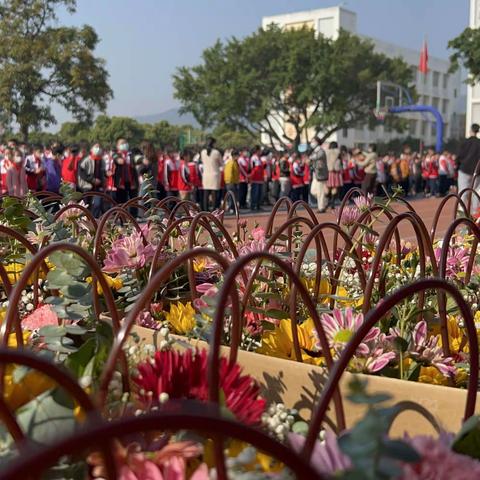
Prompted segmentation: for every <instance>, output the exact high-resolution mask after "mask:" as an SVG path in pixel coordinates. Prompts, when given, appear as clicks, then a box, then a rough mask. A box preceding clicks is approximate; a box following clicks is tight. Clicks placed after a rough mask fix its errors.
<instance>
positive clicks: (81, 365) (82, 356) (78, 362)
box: [65, 337, 96, 378]
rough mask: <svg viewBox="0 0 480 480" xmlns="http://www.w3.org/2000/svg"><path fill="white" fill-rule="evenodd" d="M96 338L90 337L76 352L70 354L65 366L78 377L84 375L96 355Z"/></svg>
mask: <svg viewBox="0 0 480 480" xmlns="http://www.w3.org/2000/svg"><path fill="white" fill-rule="evenodd" d="M95 350H96V340H95V338H93V337H92V338H89V339H88V340H87V341H86V342H85V343H84V344H83V345H82V346H81V347H80V348H79V349H78V350H77V351H76V352H75V353H72V354H71V355H69V356H68V358H67V359H66V361H65V366H66V367H67V368H68V369H69V370H70V371H72V372H73V373H74V375H75V376H76V377H77V378H80V377H82V376H83V375H84V371H85V368H86V367H87V365H88V363H89V362H90V361H91V359H92V358H93V357H94V355H95Z"/></svg>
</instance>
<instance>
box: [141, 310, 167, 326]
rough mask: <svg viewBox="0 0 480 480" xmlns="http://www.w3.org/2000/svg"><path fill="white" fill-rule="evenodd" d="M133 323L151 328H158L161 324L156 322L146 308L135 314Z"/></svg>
mask: <svg viewBox="0 0 480 480" xmlns="http://www.w3.org/2000/svg"><path fill="white" fill-rule="evenodd" d="M135 324H136V325H139V326H140V327H143V328H150V329H151V330H160V328H162V324H161V323H160V322H157V320H155V318H154V317H153V316H152V314H151V313H150V312H148V311H146V310H144V311H143V312H141V313H140V314H139V315H138V316H137V318H136V319H135Z"/></svg>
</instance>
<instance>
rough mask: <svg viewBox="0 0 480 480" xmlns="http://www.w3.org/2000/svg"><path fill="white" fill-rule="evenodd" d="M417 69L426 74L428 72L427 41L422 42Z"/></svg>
mask: <svg viewBox="0 0 480 480" xmlns="http://www.w3.org/2000/svg"><path fill="white" fill-rule="evenodd" d="M418 69H419V70H420V71H421V72H422V73H423V74H424V75H426V74H427V73H428V47H427V41H426V40H425V41H424V42H423V47H422V50H421V51H420V61H419V63H418Z"/></svg>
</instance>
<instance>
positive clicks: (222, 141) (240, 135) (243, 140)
mask: <svg viewBox="0 0 480 480" xmlns="http://www.w3.org/2000/svg"><path fill="white" fill-rule="evenodd" d="M213 136H214V137H215V138H216V140H217V145H218V147H219V148H222V149H226V148H244V147H251V146H252V145H255V144H258V143H260V139H259V137H258V136H257V137H255V136H254V135H252V134H251V133H250V132H247V131H241V132H240V131H235V130H230V129H229V128H227V127H225V126H223V125H222V126H219V127H217V128H215V130H214V131H213Z"/></svg>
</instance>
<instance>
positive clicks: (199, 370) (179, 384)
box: [133, 350, 265, 425]
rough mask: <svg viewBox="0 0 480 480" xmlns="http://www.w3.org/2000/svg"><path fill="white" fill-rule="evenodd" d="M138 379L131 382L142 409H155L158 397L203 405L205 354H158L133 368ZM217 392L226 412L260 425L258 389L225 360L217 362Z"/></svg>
mask: <svg viewBox="0 0 480 480" xmlns="http://www.w3.org/2000/svg"><path fill="white" fill-rule="evenodd" d="M137 369H138V372H139V373H138V376H137V377H135V378H134V379H133V381H134V382H135V384H136V386H137V387H138V399H139V401H140V403H141V404H142V406H143V407H144V408H149V407H150V406H151V405H152V404H154V405H157V404H158V402H159V397H160V394H162V393H166V394H168V398H169V399H175V398H186V399H196V400H200V401H203V402H205V401H207V399H208V382H207V352H206V350H201V351H198V350H186V351H185V352H179V351H176V350H167V351H159V352H156V353H155V356H154V357H153V358H151V359H149V360H148V361H146V362H143V363H140V364H139V365H138V366H137ZM220 388H221V389H222V391H223V395H224V397H225V403H226V406H227V407H228V409H229V410H230V411H231V412H232V413H233V414H234V415H235V417H237V419H238V420H240V421H242V422H243V423H245V424H247V425H256V424H258V423H259V422H260V419H261V416H262V413H263V412H264V410H265V400H264V399H263V398H262V397H261V396H260V387H259V386H258V384H257V383H256V382H255V380H253V379H252V378H251V377H250V376H248V375H242V374H241V368H240V366H239V365H238V364H236V363H231V362H229V361H228V360H227V359H226V358H224V357H222V358H221V359H220Z"/></svg>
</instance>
